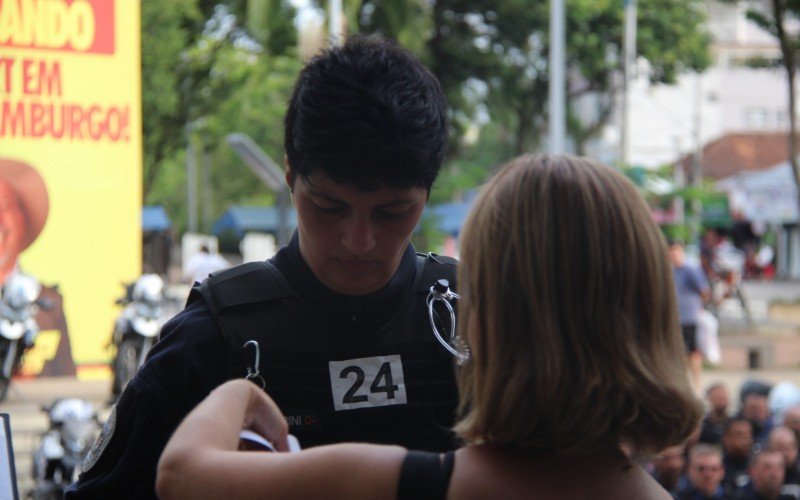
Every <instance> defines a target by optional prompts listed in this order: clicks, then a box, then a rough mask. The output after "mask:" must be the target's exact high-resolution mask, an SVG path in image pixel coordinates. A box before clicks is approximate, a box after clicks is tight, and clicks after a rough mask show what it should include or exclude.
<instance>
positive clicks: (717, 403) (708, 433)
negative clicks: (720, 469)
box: [699, 382, 730, 444]
mask: <svg viewBox="0 0 800 500" xmlns="http://www.w3.org/2000/svg"><path fill="white" fill-rule="evenodd" d="M706 401H708V411H707V412H706V415H705V417H703V423H702V425H701V429H700V439H699V441H700V442H701V443H707V444H719V443H720V441H722V434H723V433H724V432H725V425H726V424H727V422H728V420H729V419H730V415H729V414H728V406H729V404H730V396H729V394H728V389H727V387H725V385H724V384H722V383H721V382H717V383H714V384H711V385H710V386H708V389H706Z"/></svg>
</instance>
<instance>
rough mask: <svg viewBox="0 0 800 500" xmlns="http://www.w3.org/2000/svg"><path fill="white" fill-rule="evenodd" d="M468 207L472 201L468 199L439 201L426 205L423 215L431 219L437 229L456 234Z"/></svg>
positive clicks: (464, 218)
mask: <svg viewBox="0 0 800 500" xmlns="http://www.w3.org/2000/svg"><path fill="white" fill-rule="evenodd" d="M470 207H472V203H471V202H468V201H462V202H454V203H441V204H439V205H432V206H430V207H428V208H427V209H426V210H425V213H424V214H423V217H424V218H425V219H429V220H430V219H433V220H434V223H435V224H436V227H437V228H438V229H439V231H441V232H443V233H447V234H450V235H453V236H458V234H459V233H460V232H461V226H463V225H464V221H465V220H466V218H467V214H468V213H469V209H470Z"/></svg>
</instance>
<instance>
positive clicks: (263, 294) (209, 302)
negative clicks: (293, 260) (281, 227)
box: [188, 261, 295, 376]
mask: <svg viewBox="0 0 800 500" xmlns="http://www.w3.org/2000/svg"><path fill="white" fill-rule="evenodd" d="M294 295H295V292H294V290H293V289H292V288H291V287H290V286H289V284H288V283H287V282H286V279H285V278H284V277H283V275H282V274H281V272H280V271H279V270H278V268H277V267H275V265H274V264H272V263H271V262H269V261H263V262H249V263H246V264H242V265H240V266H236V267H232V268H230V269H226V270H224V271H222V272H219V273H212V274H211V275H210V276H209V277H208V278H207V279H205V280H203V283H201V284H200V285H196V286H195V287H193V288H192V291H191V293H190V294H189V299H188V302H189V303H191V302H194V301H196V300H198V299H200V298H202V299H203V301H204V302H205V304H206V307H208V310H209V312H210V313H211V316H212V317H213V318H214V321H216V323H217V325H218V326H219V329H220V331H221V332H222V336H223V338H224V339H225V343H226V345H227V349H226V353H225V355H226V358H227V360H228V366H229V367H230V371H231V374H232V375H233V376H241V373H240V372H243V367H246V366H250V364H252V361H253V352H252V351H247V350H246V349H244V348H243V347H242V346H239V345H233V343H232V341H233V338H234V337H233V336H232V335H231V333H232V332H233V331H235V330H236V325H237V322H236V316H235V315H229V314H226V313H227V312H229V311H230V312H232V311H233V310H234V309H235V308H236V307H237V306H244V305H250V304H257V303H259V302H268V301H272V300H277V299H281V298H286V297H291V296H294Z"/></svg>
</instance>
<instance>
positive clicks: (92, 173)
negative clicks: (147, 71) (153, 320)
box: [0, 0, 142, 376]
mask: <svg viewBox="0 0 800 500" xmlns="http://www.w3.org/2000/svg"><path fill="white" fill-rule="evenodd" d="M140 67H141V65H140V27H139V2H132V1H127V0H48V1H45V0H0V283H2V282H3V280H5V279H7V277H8V276H9V275H11V274H13V273H25V274H30V275H32V276H34V277H35V278H37V279H38V280H39V281H41V283H42V284H43V285H44V287H45V289H44V290H45V291H44V292H43V293H47V294H50V297H49V298H50V299H51V300H53V301H54V302H55V303H56V305H57V307H56V310H55V311H51V313H50V314H49V315H47V316H46V317H43V318H40V319H41V321H40V327H41V328H42V332H41V333H40V335H39V338H38V339H37V341H36V346H35V347H34V348H33V350H31V351H29V353H28V355H26V360H25V364H24V366H23V373H27V374H30V375H36V374H47V375H64V374H69V372H70V371H71V372H72V373H75V368H76V367H77V371H78V374H79V375H83V376H91V374H93V373H94V374H96V373H98V372H96V371H93V367H101V366H103V365H104V364H105V363H106V362H107V360H108V355H109V353H108V352H107V351H106V348H105V346H106V344H107V342H108V339H109V335H110V331H111V328H112V325H113V320H114V316H115V314H116V312H117V311H116V309H115V306H114V299H115V298H116V297H117V295H118V294H119V290H120V283H121V282H127V281H132V280H134V279H135V278H136V277H137V276H138V275H139V273H140V271H141V220H140V218H141V215H140V214H141V194H142V187H141V168H142V167H141V164H142V155H141V144H142V138H141V116H140V109H141V96H140V88H141V86H140V81H141V75H140ZM55 285H57V287H56V286H55ZM103 371H104V370H102V369H101V370H100V372H103Z"/></svg>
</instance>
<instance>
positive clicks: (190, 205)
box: [186, 124, 197, 233]
mask: <svg viewBox="0 0 800 500" xmlns="http://www.w3.org/2000/svg"><path fill="white" fill-rule="evenodd" d="M193 132H194V126H193V124H189V125H188V126H187V127H186V205H187V210H188V211H189V213H188V226H189V232H190V233H196V232H197V155H196V154H195V147H194V133H193Z"/></svg>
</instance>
